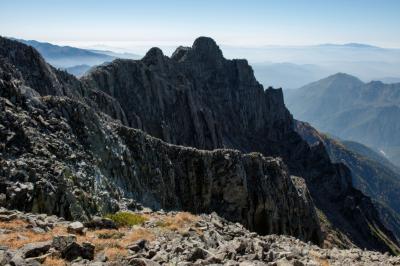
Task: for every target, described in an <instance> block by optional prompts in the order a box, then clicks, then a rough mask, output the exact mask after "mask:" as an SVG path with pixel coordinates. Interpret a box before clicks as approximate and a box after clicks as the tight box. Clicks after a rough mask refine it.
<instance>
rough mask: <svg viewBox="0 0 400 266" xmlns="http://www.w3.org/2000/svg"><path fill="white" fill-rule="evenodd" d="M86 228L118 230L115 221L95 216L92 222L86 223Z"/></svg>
mask: <svg viewBox="0 0 400 266" xmlns="http://www.w3.org/2000/svg"><path fill="white" fill-rule="evenodd" d="M85 227H87V228H90V229H117V225H116V224H115V223H114V221H113V220H111V219H108V218H103V217H98V216H94V217H93V218H92V220H90V221H88V222H85Z"/></svg>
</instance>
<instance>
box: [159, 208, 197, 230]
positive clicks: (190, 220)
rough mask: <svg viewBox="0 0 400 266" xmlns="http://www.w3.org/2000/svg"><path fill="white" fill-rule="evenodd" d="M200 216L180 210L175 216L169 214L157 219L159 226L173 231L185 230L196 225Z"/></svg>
mask: <svg viewBox="0 0 400 266" xmlns="http://www.w3.org/2000/svg"><path fill="white" fill-rule="evenodd" d="M198 220H199V218H198V217H197V216H195V215H193V214H191V213H188V212H180V213H178V214H176V215H175V216H167V217H165V218H162V219H161V220H159V221H157V223H156V224H157V225H158V226H159V227H164V228H167V229H170V230H173V231H179V232H180V231H184V230H185V229H187V228H189V227H190V226H192V225H194V224H195V223H196V222H197V221H198Z"/></svg>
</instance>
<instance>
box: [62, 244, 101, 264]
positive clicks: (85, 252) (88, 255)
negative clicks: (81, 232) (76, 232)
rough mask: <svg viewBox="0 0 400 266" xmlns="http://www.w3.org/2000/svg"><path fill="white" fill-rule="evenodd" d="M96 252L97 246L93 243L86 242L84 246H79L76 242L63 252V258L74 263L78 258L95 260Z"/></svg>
mask: <svg viewBox="0 0 400 266" xmlns="http://www.w3.org/2000/svg"><path fill="white" fill-rule="evenodd" d="M94 250H95V246H94V245H93V244H91V243H88V242H84V243H83V244H82V245H79V244H78V243H76V242H72V243H71V244H69V245H68V246H67V247H66V248H65V249H64V250H62V251H61V256H62V258H64V259H66V260H68V261H73V260H75V259H76V258H78V257H81V258H83V259H88V260H93V258H94Z"/></svg>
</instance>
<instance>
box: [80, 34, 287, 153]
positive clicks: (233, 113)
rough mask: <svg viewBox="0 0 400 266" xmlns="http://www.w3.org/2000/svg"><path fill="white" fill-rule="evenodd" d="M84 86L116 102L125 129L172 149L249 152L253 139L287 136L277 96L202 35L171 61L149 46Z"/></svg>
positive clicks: (100, 70)
mask: <svg viewBox="0 0 400 266" xmlns="http://www.w3.org/2000/svg"><path fill="white" fill-rule="evenodd" d="M83 81H84V82H85V83H87V84H88V85H89V86H92V87H96V88H99V89H100V90H102V91H104V92H106V93H108V94H109V95H111V96H113V97H114V98H116V99H117V100H118V101H119V102H120V103H121V106H122V108H123V109H124V111H125V113H126V115H127V117H128V121H129V125H130V126H132V127H135V128H140V129H143V130H145V131H146V132H148V133H150V134H151V135H153V136H155V137H158V138H161V139H163V140H165V141H167V142H171V143H175V144H180V145H185V146H193V147H198V148H205V149H213V148H219V147H228V148H240V149H241V150H243V151H247V152H251V151H254V150H255V149H256V147H258V145H260V144H259V141H258V139H259V137H261V136H262V137H263V138H264V139H265V140H266V141H268V142H269V143H271V142H272V141H279V140H282V139H284V138H285V135H286V134H287V133H289V132H291V131H290V128H291V116H290V114H289V112H288V111H287V110H286V108H285V106H284V104H283V98H282V92H281V91H279V90H273V89H268V90H265V91H264V89H263V87H262V86H261V85H260V84H259V83H258V82H257V81H256V79H255V78H254V75H253V71H252V69H251V67H250V66H249V65H248V64H247V62H246V61H245V60H232V61H230V60H225V59H224V58H223V57H222V52H221V50H220V49H219V48H218V46H217V45H216V44H215V42H214V41H213V40H211V39H208V38H199V39H197V40H196V42H195V43H194V45H193V48H190V49H188V48H179V49H178V50H177V51H176V52H175V53H174V55H173V56H172V57H171V58H168V57H166V56H164V55H163V54H162V51H161V50H159V49H158V48H153V49H151V50H150V51H149V52H148V53H147V54H146V56H145V57H144V58H143V60H141V61H133V60H116V61H114V62H113V63H111V64H108V65H106V66H104V67H100V68H97V69H95V70H93V71H92V72H91V74H90V75H89V76H87V77H84V78H83Z"/></svg>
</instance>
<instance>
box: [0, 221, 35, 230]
mask: <svg viewBox="0 0 400 266" xmlns="http://www.w3.org/2000/svg"><path fill="white" fill-rule="evenodd" d="M27 225H28V223H27V222H26V221H24V220H20V219H17V220H12V221H9V222H0V228H2V229H8V230H15V231H18V230H20V229H24V228H25V227H26V226H27Z"/></svg>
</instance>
